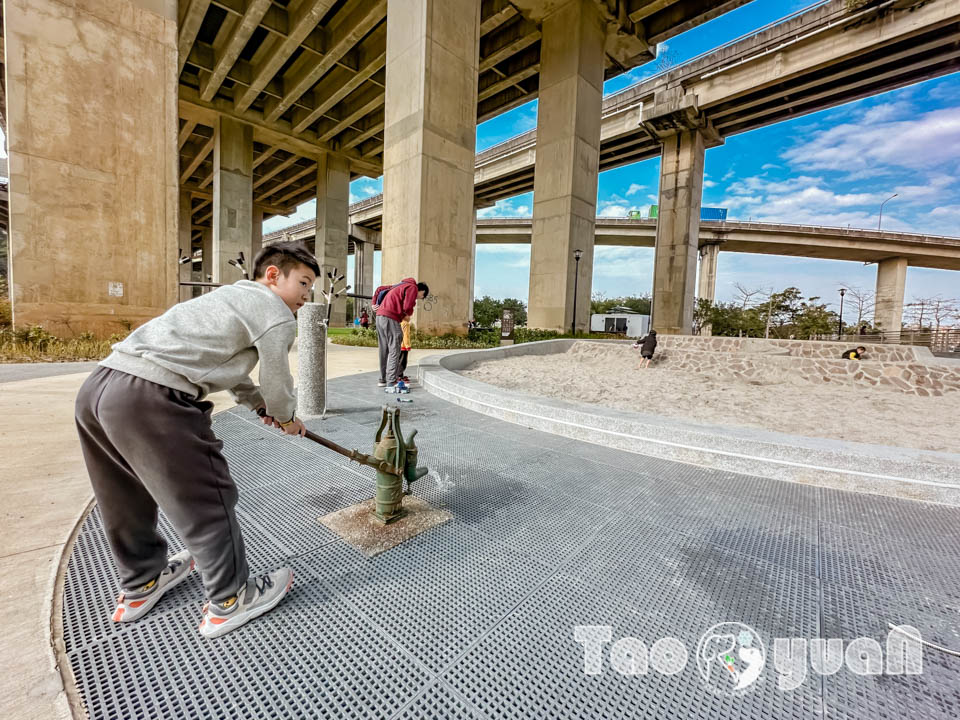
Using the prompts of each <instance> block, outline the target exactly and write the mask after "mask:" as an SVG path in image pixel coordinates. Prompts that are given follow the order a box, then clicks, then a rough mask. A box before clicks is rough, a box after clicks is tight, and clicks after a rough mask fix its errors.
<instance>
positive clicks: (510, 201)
mask: <svg viewBox="0 0 960 720" xmlns="http://www.w3.org/2000/svg"><path fill="white" fill-rule="evenodd" d="M525 197H526V196H523V195H521V196H519V197H515V198H507V199H505V200H498V201H497V204H496V205H493V206H491V207H486V208H483V209H481V210H478V211H477V217H480V218H496V217H530V206H529V205H527V204H521V203H522V201H523V199H524V198H525Z"/></svg>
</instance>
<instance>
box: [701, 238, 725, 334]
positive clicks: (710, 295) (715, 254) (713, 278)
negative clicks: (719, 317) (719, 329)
mask: <svg viewBox="0 0 960 720" xmlns="http://www.w3.org/2000/svg"><path fill="white" fill-rule="evenodd" d="M719 256H720V246H719V245H717V244H716V243H710V244H708V245H704V246H703V247H702V248H700V278H699V280H698V282H697V297H698V298H702V299H703V300H709V301H710V302H713V301H714V299H715V298H716V294H717V259H718V258H719ZM700 334H701V335H712V334H713V328H712V327H711V326H710V325H709V324H704V325H701V326H700Z"/></svg>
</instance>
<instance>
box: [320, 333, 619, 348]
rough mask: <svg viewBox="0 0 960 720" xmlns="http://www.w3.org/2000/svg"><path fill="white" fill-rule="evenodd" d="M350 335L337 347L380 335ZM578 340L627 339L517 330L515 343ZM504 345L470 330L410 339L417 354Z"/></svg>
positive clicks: (371, 342) (339, 337) (338, 338)
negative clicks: (561, 339)
mask: <svg viewBox="0 0 960 720" xmlns="http://www.w3.org/2000/svg"><path fill="white" fill-rule="evenodd" d="M344 329H346V330H347V331H348V332H347V333H344V334H340V333H337V334H336V335H335V336H334V337H332V338H331V342H332V343H334V344H336V345H352V346H355V347H377V331H376V329H375V328H368V329H366V330H364V329H363V328H360V329H350V328H344ZM572 337H576V338H578V339H583V340H625V339H627V338H626V335H611V334H608V333H577V334H576V335H575V336H574V335H572V334H571V333H559V332H557V331H555V330H537V329H533V328H517V329H516V331H515V332H514V342H516V343H518V344H519V343H525V342H536V341H538V340H555V339H556V338H572ZM499 344H500V335H499V332H498V331H497V330H479V329H473V330H470V332H469V334H468V335H467V337H461V336H460V335H439V336H438V335H427V334H425V333H421V332H419V331H417V329H416V328H413V329H412V331H411V335H410V345H411V347H412V348H413V349H414V350H478V349H482V348H489V347H497V346H498V345H499Z"/></svg>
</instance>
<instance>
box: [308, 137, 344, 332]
mask: <svg viewBox="0 0 960 720" xmlns="http://www.w3.org/2000/svg"><path fill="white" fill-rule="evenodd" d="M349 207H350V161H349V160H347V159H346V158H343V157H341V156H339V155H332V154H330V153H324V154H323V155H321V156H320V158H319V160H318V161H317V225H316V236H315V238H316V245H315V250H314V253H315V254H316V256H317V262H318V263H319V265H320V277H319V278H317V285H316V287H317V288H318V289H320V288H322V289H323V290H326V289H327V288H328V287H329V286H330V282H329V280H328V279H327V277H326V275H327V273H328V272H332V271H333V270H336V271H337V272H338V274H346V272H347V249H348V246H349V244H350V230H349V229H350V214H349ZM348 284H349V283H348ZM317 302H322V300H321V299H320V298H319V297H318V298H317ZM346 320H347V298H346V296H345V295H341V296H340V297H339V298H337V299H336V300H335V301H334V302H333V308H331V310H330V324H331V325H332V326H334V327H339V326H341V325H343V323H344V322H346ZM350 320H351V321H352V320H353V318H350Z"/></svg>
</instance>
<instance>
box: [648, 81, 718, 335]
mask: <svg viewBox="0 0 960 720" xmlns="http://www.w3.org/2000/svg"><path fill="white" fill-rule="evenodd" d="M641 123H642V125H643V127H644V129H645V130H646V131H647V133H648V134H649V135H650V136H651V137H653V138H654V139H656V140H657V141H659V142H660V146H661V157H660V197H659V208H658V221H657V240H656V245H655V250H654V270H653V311H652V312H653V317H652V318H651V327H653V328H654V329H656V330H657V332H661V333H666V334H682V335H688V334H690V332H692V329H693V309H694V304H695V301H694V284H695V281H696V270H697V248H698V245H699V238H700V201H701V197H702V195H703V161H704V152H705V151H706V148H707V147H713V146H715V145H719V144H721V143H722V142H723V141H722V140H721V139H720V137H719V136H718V135H717V134H716V132H715V131H714V130H713V127H712V126H711V125H710V122H709V121H708V120H707V119H706V118H705V117H704V116H703V114H702V113H701V112H700V111H699V110H698V108H697V103H696V98H695V97H694V96H692V95H690V94H684V93H683V90H682V88H671V89H669V90H665V91H662V92H658V93H657V94H656V96H655V100H654V104H653V106H652V107H650V108H644V111H643V119H642V121H641Z"/></svg>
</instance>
